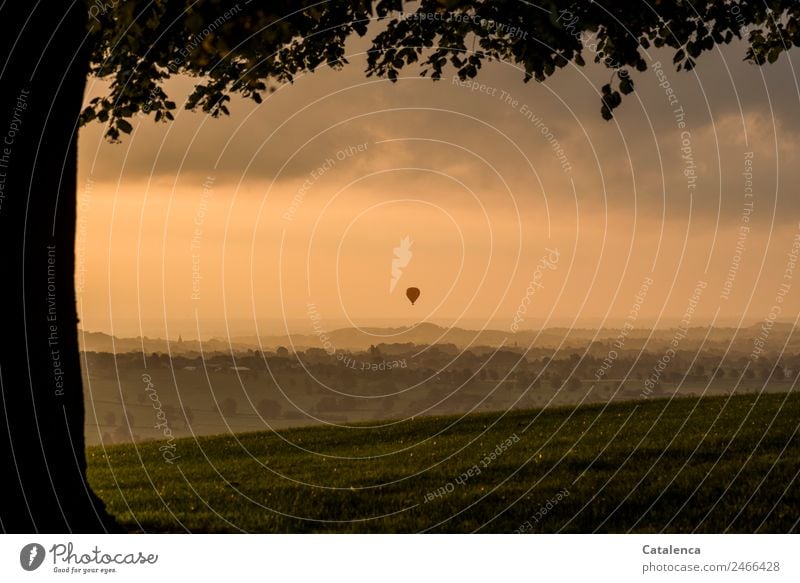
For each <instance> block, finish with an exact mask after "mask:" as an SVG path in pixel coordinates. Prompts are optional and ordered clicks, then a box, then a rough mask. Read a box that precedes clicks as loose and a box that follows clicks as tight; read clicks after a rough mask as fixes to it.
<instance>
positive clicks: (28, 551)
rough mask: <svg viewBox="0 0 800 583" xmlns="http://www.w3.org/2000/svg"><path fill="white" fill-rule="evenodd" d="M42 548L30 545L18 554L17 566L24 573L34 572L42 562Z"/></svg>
mask: <svg viewBox="0 0 800 583" xmlns="http://www.w3.org/2000/svg"><path fill="white" fill-rule="evenodd" d="M44 556H45V552H44V547H43V546H42V545H40V544H38V543H30V544H27V545H25V546H24V547H22V550H21V551H20V552H19V564H20V565H22V568H23V569H25V570H26V571H35V570H36V569H38V568H39V567H41V566H42V563H43V562H44Z"/></svg>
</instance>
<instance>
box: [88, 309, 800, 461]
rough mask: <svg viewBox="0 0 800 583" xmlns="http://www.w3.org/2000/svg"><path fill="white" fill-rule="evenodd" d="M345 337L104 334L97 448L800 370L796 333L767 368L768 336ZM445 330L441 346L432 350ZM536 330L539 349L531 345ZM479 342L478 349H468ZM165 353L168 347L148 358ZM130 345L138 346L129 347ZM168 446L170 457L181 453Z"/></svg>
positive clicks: (783, 376) (93, 371)
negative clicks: (115, 338) (327, 340)
mask: <svg viewBox="0 0 800 583" xmlns="http://www.w3.org/2000/svg"><path fill="white" fill-rule="evenodd" d="M337 333H338V334H339V337H338V338H337V346H343V345H344V344H345V343H347V344H349V346H350V347H349V348H347V349H343V348H337V349H336V350H335V351H331V350H327V349H323V348H319V347H314V346H300V345H299V344H298V343H297V342H294V340H298V339H299V340H300V341H302V342H305V343H309V342H310V341H311V340H310V338H312V339H313V336H312V337H310V338H309V337H299V338H292V339H288V338H282V339H272V340H273V341H275V340H283V341H284V344H286V345H291V344H292V343H294V348H293V349H292V350H289V349H288V348H286V347H285V346H284V345H278V346H274V347H272V348H266V347H264V348H263V350H262V349H257V348H252V347H251V348H247V347H246V345H247V341H242V342H238V343H235V344H230V343H228V344H229V346H233V347H234V348H233V349H232V350H228V351H223V350H221V346H222V345H223V342H221V341H218V340H212V341H209V342H207V343H203V345H202V346H201V345H200V344H199V343H197V342H196V341H183V340H181V341H180V342H171V343H169V345H168V347H167V343H166V342H165V341H153V340H148V341H147V342H148V343H149V344H146V343H144V342H142V343H141V344H142V346H145V349H146V350H145V352H143V351H142V350H139V351H128V352H118V353H113V352H110V351H102V350H91V348H103V347H104V343H103V342H101V341H98V339H97V338H93V339H92V341H91V342H89V343H87V344H90V345H87V346H84V351H83V352H82V362H83V369H84V382H85V387H86V391H85V405H86V437H87V441H88V443H89V444H90V445H98V444H105V445H108V444H115V443H128V442H131V441H133V442H144V441H152V440H171V439H173V438H180V437H191V436H193V435H194V436H199V435H213V434H221V433H227V434H233V433H241V432H249V431H262V430H269V429H274V430H281V429H285V428H289V427H299V426H307V425H322V424H324V425H334V426H337V425H344V424H352V423H361V424H363V423H367V424H369V423H375V424H385V423H386V422H387V421H389V420H396V419H407V418H415V417H421V416H433V415H448V414H456V415H461V414H468V413H479V412H489V411H506V410H511V409H545V408H553V407H561V406H572V405H577V404H590V403H607V402H618V401H636V400H646V399H656V398H673V397H674V398H681V397H696V396H715V395H716V396H719V395H729V394H732V393H736V394H746V393H750V394H757V393H763V392H786V391H790V390H791V386H792V384H793V380H794V378H795V377H796V376H797V374H798V372H800V346H796V347H795V349H792V345H793V343H796V341H795V340H794V339H793V336H792V335H793V329H792V328H791V327H790V326H784V325H779V326H777V327H776V328H775V329H774V331H773V334H772V336H771V338H770V345H769V346H768V347H767V349H765V350H762V351H760V352H759V354H758V356H757V357H755V358H754V357H753V342H754V340H757V339H758V333H759V329H758V328H757V327H752V328H746V329H739V330H732V329H728V330H726V329H714V330H712V331H709V329H708V328H692V329H690V330H689V331H688V333H687V335H686V338H685V339H683V341H682V343H681V345H680V346H679V348H678V349H677V350H670V341H671V339H672V338H673V337H674V334H673V331H671V330H668V329H665V330H655V331H653V330H635V331H633V332H632V333H630V334H629V335H628V336H627V337H626V338H625V342H624V343H621V342H620V340H619V334H618V331H615V330H602V331H595V330H566V329H563V330H558V329H553V330H545V331H540V332H536V333H534V332H530V333H527V332H526V333H519V334H516V335H507V338H506V339H505V341H503V342H498V339H497V335H498V334H500V333H499V332H497V331H480V332H477V331H467V330H459V329H447V330H446V329H443V328H439V327H437V326H433V325H424V326H422V327H419V328H417V329H416V330H415V329H413V328H411V329H409V331H408V333H407V335H406V336H407V337H408V336H413V337H414V338H415V340H417V341H416V342H405V343H377V344H371V345H368V344H367V342H368V341H369V340H370V339H372V340H373V341H374V337H372V336H369V335H367V334H364V335H363V337H360V336H359V335H355V336H354V335H353V331H352V330H342V331H334V332H333V333H332V334H333V336H334V337H336V335H337ZM345 334H348V335H349V336H347V339H345V338H343V337H342V336H343V335H345ZM437 334H438V336H440V337H442V341H440V342H438V343H433V342H431V339H433V338H434V337H435V336H436V335H437ZM533 334H537V335H538V339H537V342H536V344H537V345H536V346H535V347H530V341H531V339H532V336H530V335H533ZM467 339H471V340H473V341H474V342H473V343H472V344H471V345H469V342H468V340H467ZM290 340H291V342H290ZM450 340H454V342H450ZM520 340H522V341H524V342H525V345H524V346H523V342H520ZM484 342H486V343H484ZM488 342H493V343H494V345H489V344H488ZM162 344H163V347H166V348H167V349H162V350H154V351H152V352H149V351H147V348H148V346H149V347H150V348H156V349H158V348H159V347H162ZM773 344H774V347H775V348H777V349H781V348H782V347H784V345H786V347H785V348H783V351H782V352H781V353H780V356H778V355H779V352H778V351H777V350H770V347H772V345H773ZM119 345H121V346H126V344H125V342H124V340H123V341H121V342H119ZM252 345H254V346H256V345H257V343H255V342H253V343H252ZM209 346H210V347H211V348H212V349H211V350H209ZM262 346H264V345H263V344H262ZM644 346H646V349H645V348H644ZM163 347H162V348H163ZM170 354H171V356H170ZM665 355H669V358H667V357H665ZM167 443H168V444H169V441H167ZM165 448H166V449H165V451H164V452H163V453H164V456H165V459H168V458H169V456H170V452H169V451H168V448H169V445H167V446H165Z"/></svg>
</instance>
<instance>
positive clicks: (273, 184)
mask: <svg viewBox="0 0 800 583" xmlns="http://www.w3.org/2000/svg"><path fill="white" fill-rule="evenodd" d="M362 51H363V47H359V46H358V45H352V46H351V47H350V54H349V55H348V60H349V61H350V65H348V66H346V67H345V68H344V69H343V70H342V71H333V70H330V69H320V70H319V71H317V72H314V73H313V74H308V75H305V76H302V77H300V78H298V79H297V80H296V82H295V83H293V84H290V85H285V86H281V87H279V88H278V89H277V90H276V91H275V92H274V93H271V94H269V95H268V96H266V97H265V99H264V101H263V103H262V104H260V105H256V104H254V103H252V102H245V101H242V100H239V99H236V98H234V100H233V103H232V106H231V107H230V109H231V112H232V114H231V115H230V117H227V118H220V119H213V118H210V117H208V116H206V115H204V114H202V113H193V112H187V111H183V110H179V113H178V114H177V116H176V120H175V121H174V122H172V123H170V124H156V123H154V122H153V121H152V119H151V118H145V117H138V118H135V119H134V120H133V125H134V131H133V133H132V134H131V135H130V136H126V137H125V138H124V140H123V143H121V144H109V143H107V142H106V141H105V140H104V139H103V137H102V133H103V127H102V126H101V125H99V124H94V125H90V126H88V127H85V128H83V129H82V130H81V134H80V142H79V182H78V186H79V218H78V241H77V245H76V253H77V263H78V267H77V288H78V301H79V312H80V317H81V326H82V327H83V328H84V329H85V330H91V331H103V332H107V333H114V334H116V335H118V336H135V335H139V334H144V335H147V336H157V337H168V338H177V336H178V335H182V336H183V338H187V339H188V338H196V337H202V338H207V337H211V336H226V335H229V336H236V337H239V336H250V335H255V334H266V333H269V334H272V333H286V332H288V333H293V332H297V333H300V332H307V331H308V330H310V329H312V328H313V326H314V324H315V322H317V326H318V328H319V327H320V326H321V327H323V328H324V329H333V328H338V327H343V326H356V327H366V326H386V325H393V326H407V325H412V324H415V323H419V322H422V321H428V322H435V323H437V324H440V325H443V326H460V327H464V328H475V329H477V328H485V327H486V328H495V329H507V330H510V331H512V330H513V329H514V328H515V327H516V329H526V328H540V327H548V326H577V327H584V328H586V327H596V326H600V325H606V326H619V325H621V324H622V323H624V322H628V323H630V324H631V325H634V326H636V327H643V326H659V327H668V326H674V325H676V323H678V322H679V321H681V320H683V321H684V322H685V323H686V322H688V323H690V324H691V325H700V324H708V323H714V324H716V325H726V326H735V325H739V324H752V323H754V322H759V321H764V320H765V319H780V320H789V321H794V320H795V318H796V317H797V315H798V313H800V273H795V260H796V258H797V252H798V246H800V199H798V197H797V196H796V193H795V188H796V185H797V184H798V172H800V160H799V159H798V152H799V151H800V150H799V149H798V136H800V133H799V132H798V127H797V126H798V123H800V121H799V120H798V116H797V115H796V111H797V106H798V98H799V97H800V92H798V82H797V78H796V75H795V71H794V68H793V65H794V60H796V59H797V58H798V52H797V50H793V51H791V52H789V53H788V54H784V55H782V56H781V58H780V59H779V61H778V62H777V63H775V64H774V65H770V66H766V67H761V68H759V67H756V66H753V65H750V64H748V63H745V62H743V60H742V59H743V56H744V53H745V47H744V46H743V45H742V44H733V45H730V46H727V47H724V48H722V49H721V50H719V51H716V52H714V53H710V54H707V55H704V56H703V57H702V58H701V59H700V61H699V64H698V67H697V68H696V69H695V70H694V71H692V72H689V73H687V72H681V73H677V72H675V70H674V68H673V67H672V65H671V64H670V63H671V57H670V54H669V53H664V52H659V51H651V52H650V53H649V58H650V63H651V67H650V68H649V69H648V70H647V71H646V72H641V73H638V72H637V73H634V74H633V76H632V79H633V81H634V83H635V87H636V91H635V93H633V94H631V95H629V96H627V97H625V99H624V100H623V104H622V106H621V107H619V108H618V109H617V110H615V114H616V116H615V118H614V120H612V121H611V122H607V121H604V120H603V119H602V118H601V116H600V99H599V93H598V91H599V88H600V87H601V86H602V85H603V84H604V83H606V82H608V80H609V76H610V73H609V71H608V70H607V69H605V68H602V67H600V66H597V65H594V64H589V65H587V66H586V67H582V68H581V67H577V66H574V65H571V66H569V67H567V68H565V69H563V70H560V71H559V72H557V73H556V75H555V76H553V77H552V78H550V79H549V80H548V81H546V82H545V83H541V84H540V83H536V82H531V83H527V84H526V83H523V80H522V79H523V75H522V73H521V71H520V70H518V69H517V68H515V67H514V66H512V65H509V64H505V63H490V64H488V65H486V66H485V67H484V69H483V70H482V71H481V73H480V74H479V76H478V77H477V79H476V81H477V83H478V85H473V86H462V85H461V84H459V83H457V82H456V80H454V78H453V77H452V71H449V72H448V73H447V74H446V75H445V77H444V78H443V79H442V80H441V81H439V82H435V83H434V82H432V81H431V80H430V79H428V78H423V77H419V75H418V71H417V70H415V69H413V68H412V69H409V70H408V71H406V73H405V76H403V77H401V78H400V80H399V81H398V82H397V83H394V84H393V83H391V82H389V81H387V80H382V79H375V78H367V77H365V76H364V74H363V71H364V68H365V59H364V55H363V52H362ZM584 57H585V58H586V60H587V61H589V60H590V57H591V55H590V54H589V53H588V51H586V52H585V54H584ZM658 63H660V64H661V65H660V66H659V65H658ZM192 84H193V80H192V79H188V78H176V79H173V80H172V81H170V83H169V85H168V87H167V90H168V93H169V94H170V96H171V97H172V98H173V99H175V100H176V101H177V102H178V103H179V104H180V102H181V100H182V99H183V98H184V97H185V96H186V95H187V94H188V92H189V90H190V89H191V87H192ZM667 89H669V91H670V92H671V93H668V91H667ZM103 90H104V86H103V85H102V84H100V83H99V82H98V81H97V80H94V79H90V84H89V88H88V91H87V95H86V99H87V100H88V99H90V98H91V97H92V96H94V95H97V94H100V93H102V92H103ZM406 237H408V239H409V240H410V241H411V245H410V247H407V248H403V249H401V250H400V251H399V254H400V257H395V249H396V248H398V247H402V246H401V241H402V240H403V239H404V238H406ZM407 251H410V254H409V253H408V252H407ZM393 260H395V265H394V267H395V268H396V269H395V271H394V272H393ZM398 270H399V274H398V273H397V271H398ZM393 277H394V278H395V279H396V283H395V287H394V289H393V290H392V286H391V282H392V279H393ZM411 286H414V287H418V288H419V289H420V290H421V295H420V298H419V300H418V301H417V302H416V303H415V304H414V305H413V306H412V305H411V303H410V302H409V301H408V299H407V298H406V297H405V289H406V288H407V287H411ZM312 313H313V314H316V315H317V316H318V318H319V319H318V320H314V319H313V318H312V317H311V314H312ZM687 316H688V320H687Z"/></svg>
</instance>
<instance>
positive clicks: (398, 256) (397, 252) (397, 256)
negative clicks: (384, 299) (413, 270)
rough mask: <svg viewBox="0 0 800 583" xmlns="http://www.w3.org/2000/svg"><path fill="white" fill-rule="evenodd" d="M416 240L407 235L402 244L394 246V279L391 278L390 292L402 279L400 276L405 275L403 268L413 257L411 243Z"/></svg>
mask: <svg viewBox="0 0 800 583" xmlns="http://www.w3.org/2000/svg"><path fill="white" fill-rule="evenodd" d="M413 244H414V241H412V240H411V237H410V236H408V235H406V236H405V237H403V238H402V239H400V245H398V246H397V247H395V248H394V257H392V279H391V280H389V293H392V292H393V291H394V288H395V286H397V282H398V281H400V276H402V275H403V268H405V267H408V264H409V262H410V261H411V258H412V257H413V256H414V254H413V253H412V252H411V245H413Z"/></svg>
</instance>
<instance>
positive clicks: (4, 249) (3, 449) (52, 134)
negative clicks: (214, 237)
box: [0, 0, 118, 532]
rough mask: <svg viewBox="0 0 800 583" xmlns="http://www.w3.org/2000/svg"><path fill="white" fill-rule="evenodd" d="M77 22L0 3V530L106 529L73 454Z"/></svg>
mask: <svg viewBox="0 0 800 583" xmlns="http://www.w3.org/2000/svg"><path fill="white" fill-rule="evenodd" d="M34 4H35V5H36V10H35V12H34V13H33V14H31V10H33V6H34ZM11 5H13V6H11ZM86 23H87V5H86V4H84V3H83V2H82V1H80V0H78V1H77V2H70V1H61V0H58V1H53V0H50V1H48V2H40V3H38V4H37V3H19V2H5V3H4V4H3V8H2V9H1V10H0V47H2V50H0V67H1V69H0V82H1V83H2V85H0V245H1V247H0V273H2V275H3V281H2V285H0V300H2V304H1V306H0V307H1V308H2V314H3V316H2V321H3V327H2V334H3V348H2V349H1V350H0V456H2V458H1V459H2V464H3V468H4V471H3V475H2V481H3V482H2V484H1V485H0V490H1V491H2V495H0V530H2V531H5V532H104V531H115V530H118V528H117V526H116V524H115V523H114V521H113V520H111V519H110V518H109V516H108V515H107V514H106V512H105V509H104V505H103V504H102V502H101V501H100V500H99V499H98V498H97V497H96V496H95V495H94V493H93V492H92V491H91V488H90V487H89V485H88V483H87V481H86V457H85V452H84V449H85V441H84V410H83V388H82V383H81V371H80V357H79V354H78V336H77V323H78V319H77V312H76V307H75V290H74V269H75V253H74V245H75V218H76V190H77V185H76V176H77V118H78V114H79V113H80V109H81V104H82V100H83V92H84V88H85V85H86V75H87V71H88V55H89V50H90V47H89V46H87V39H86Z"/></svg>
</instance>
